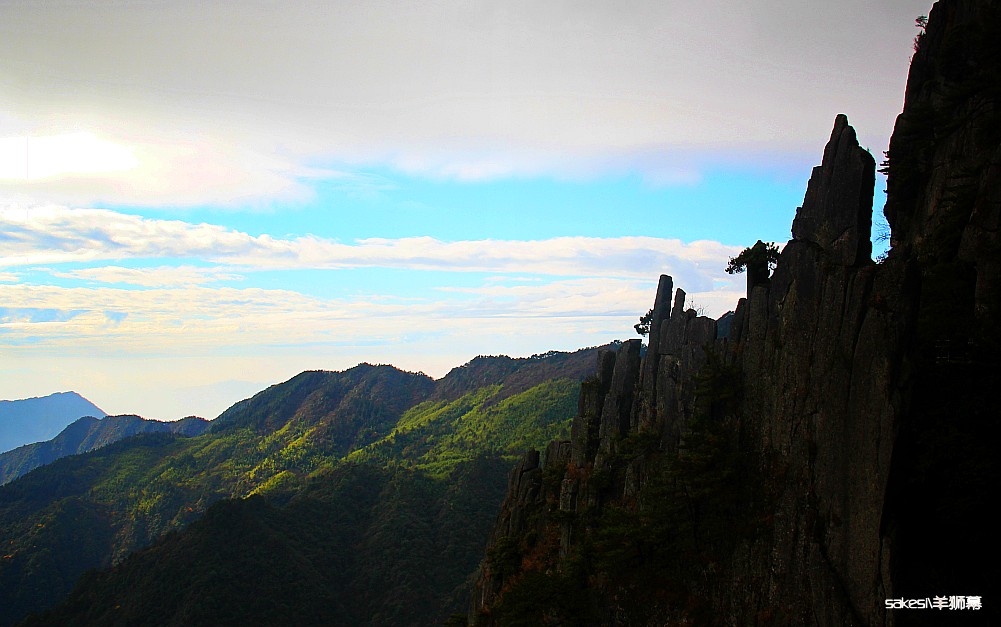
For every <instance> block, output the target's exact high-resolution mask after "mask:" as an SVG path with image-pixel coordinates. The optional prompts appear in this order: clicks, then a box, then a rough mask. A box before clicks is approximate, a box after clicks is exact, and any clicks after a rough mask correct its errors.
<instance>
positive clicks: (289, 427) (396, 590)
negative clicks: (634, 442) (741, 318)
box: [0, 347, 599, 625]
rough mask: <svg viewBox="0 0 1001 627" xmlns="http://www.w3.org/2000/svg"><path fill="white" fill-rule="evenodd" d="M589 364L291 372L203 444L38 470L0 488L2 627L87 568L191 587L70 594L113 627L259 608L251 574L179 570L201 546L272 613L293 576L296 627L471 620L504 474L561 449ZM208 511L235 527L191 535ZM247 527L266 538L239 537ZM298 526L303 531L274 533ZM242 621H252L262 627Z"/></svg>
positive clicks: (162, 441) (117, 451) (202, 564)
mask: <svg viewBox="0 0 1001 627" xmlns="http://www.w3.org/2000/svg"><path fill="white" fill-rule="evenodd" d="M598 350H599V348H597V347H595V348H590V349H582V350H579V351H576V352H574V353H556V352H551V353H546V354H543V355H536V356H533V357H528V358H510V357H477V358H476V359H474V360H472V361H471V362H469V363H468V364H466V365H464V366H460V367H458V368H455V369H453V370H452V371H451V372H450V373H449V374H448V375H446V376H445V377H443V378H442V379H439V380H433V379H431V378H430V377H427V376H426V375H424V374H422V373H410V372H404V371H401V370H399V369H396V368H394V367H392V366H386V365H371V364H360V365H358V366H356V367H354V368H350V369H348V370H345V371H342V372H329V371H309V372H303V373H301V374H299V375H296V376H295V377H293V378H292V379H290V380H289V381H286V382H284V383H281V384H277V385H273V386H271V387H269V388H267V389H266V390H263V391H261V392H259V393H258V394H256V395H254V396H253V397H251V398H248V399H246V400H243V401H240V402H239V403H236V404H235V405H233V406H232V407H231V408H230V409H228V410H227V411H225V412H223V413H222V414H221V415H220V416H219V418H216V419H215V420H213V421H212V422H210V423H208V429H207V430H206V431H205V432H204V433H202V434H201V435H198V436H195V437H178V435H176V434H172V433H148V434H140V435H137V436H135V437H132V438H128V439H126V440H122V441H119V442H115V443H113V444H111V445H109V446H105V447H102V448H99V449H96V450H94V451H92V452H90V453H86V454H82V455H74V456H70V457H65V458H62V459H59V460H56V461H55V462H53V463H51V464H48V465H46V466H43V467H41V468H38V469H36V470H35V471H33V472H30V473H28V474H27V475H25V476H23V477H21V478H19V479H17V480H14V481H11V482H10V483H9V484H7V485H4V486H0V538H2V539H3V540H4V548H3V551H0V607H3V608H4V612H0V625H8V624H12V623H15V622H17V621H18V620H20V619H21V618H23V617H25V616H27V615H28V614H30V613H33V612H38V611H40V610H43V609H45V608H48V607H51V606H52V605H53V604H55V603H57V602H59V601H61V600H63V599H65V598H66V595H67V594H68V593H69V592H70V590H71V589H72V587H73V586H74V584H75V582H76V579H77V577H79V576H80V575H81V574H82V573H84V572H85V571H87V570H90V569H93V568H101V567H108V566H111V565H114V564H117V566H115V567H114V569H113V570H112V571H109V574H108V576H111V577H112V578H113V579H112V580H109V581H117V580H116V579H114V577H115V574H114V573H118V572H123V571H122V569H126V570H127V571H128V572H129V573H133V572H136V571H133V570H132V568H135V567H138V568H140V569H146V574H144V575H143V576H142V578H141V580H142V582H147V583H149V584H150V585H153V586H154V588H155V584H156V582H157V581H164V580H165V579H164V578H163V577H162V576H160V575H164V574H165V573H168V572H188V573H189V574H190V575H191V577H181V578H176V577H173V576H171V575H167V576H166V579H167V580H171V581H175V580H176V582H177V586H174V589H173V590H171V591H170V593H171V594H170V595H168V596H166V597H165V596H158V594H159V593H158V592H157V591H156V590H155V589H153V588H149V587H144V585H145V584H143V585H140V580H138V579H133V580H132V583H130V584H129V585H127V586H126V588H127V589H129V590H133V592H134V594H132V595H131V596H132V600H131V601H130V602H129V603H128V605H127V606H126V605H123V606H122V609H123V610H125V608H126V607H128V608H129V609H128V610H127V612H124V611H123V612H118V611H117V610H115V608H114V605H115V604H116V603H117V601H114V599H117V598H118V595H119V593H121V592H124V591H125V588H122V589H117V588H116V590H117V591H109V593H108V598H107V599H106V600H107V601H109V602H111V605H110V606H108V605H107V604H106V603H105V602H104V601H102V602H100V603H97V602H94V603H91V601H90V599H91V595H92V594H93V593H94V592H95V589H94V588H87V589H85V590H84V591H83V592H82V593H81V594H82V595H83V597H82V598H85V599H88V601H86V602H87V603H88V604H90V605H92V610H88V611H87V613H88V615H89V616H90V618H88V619H81V620H83V622H84V623H86V622H88V621H91V619H93V620H94V621H96V622H97V623H101V622H103V621H105V619H107V620H108V621H110V622H108V623H107V624H116V623H115V620H117V619H114V620H113V619H112V614H118V615H119V616H124V615H125V614H128V616H129V618H128V619H127V620H133V619H134V620H138V621H139V622H144V620H148V619H149V616H150V614H149V611H152V609H151V608H152V606H153V605H156V606H158V607H157V609H156V612H157V613H158V614H159V615H162V617H163V621H162V622H161V623H160V624H170V622H171V620H173V619H178V620H181V623H182V624H191V622H188V621H187V619H191V620H195V617H196V616H200V617H202V618H204V621H203V622H202V623H200V624H217V623H216V622H215V619H217V618H219V616H209V615H208V614H205V612H209V613H211V612H213V611H215V610H213V609H212V608H213V607H216V605H217V604H216V603H215V602H213V603H208V604H206V603H200V602H199V601H198V599H204V598H206V596H205V595H206V594H208V595H210V596H213V598H216V596H217V595H218V598H223V597H225V598H227V599H231V600H233V601H234V602H235V601H236V600H239V599H242V600H243V601H247V604H246V606H245V607H244V609H245V610H247V611H250V610H249V609H248V608H254V607H259V606H258V605H257V604H256V602H250V601H248V599H249V597H248V596H245V595H243V592H244V590H243V589H242V588H240V589H239V590H236V589H230V588H229V587H228V586H229V584H230V583H237V582H238V581H242V580H245V579H246V577H244V576H243V575H242V574H237V571H240V568H236V570H232V569H231V567H234V563H231V562H229V561H228V560H229V558H228V557H224V556H223V555H222V554H216V553H211V554H209V555H198V556H196V557H197V559H195V560H194V565H191V563H190V562H184V558H183V557H182V556H183V555H189V557H190V554H189V551H191V550H195V549H194V548H193V546H195V545H199V543H200V542H202V541H203V540H205V539H208V540H207V542H206V544H204V545H203V546H217V541H216V540H214V539H213V538H220V537H223V538H228V539H231V540H232V547H230V548H234V549H236V553H237V554H238V555H242V556H243V557H242V558H241V560H243V561H246V562H248V563H249V562H253V561H255V560H260V561H269V562H271V561H274V563H275V564H280V567H277V566H276V569H277V570H275V572H276V573H277V574H279V575H280V577H279V579H278V580H275V581H274V586H276V589H274V590H273V589H270V588H269V589H266V590H265V589H261V588H259V587H257V586H256V585H255V586H254V590H256V591H257V592H255V593H253V596H256V597H257V601H259V602H261V603H263V604H264V605H265V606H267V605H268V604H270V603H274V602H277V600H276V596H275V595H276V594H279V595H280V594H283V593H277V592H276V590H277V589H284V586H286V585H288V584H289V582H290V581H292V580H295V581H296V582H297V583H295V586H294V587H295V589H296V590H300V591H302V590H305V591H306V596H307V597H309V596H310V595H311V594H312V593H311V592H310V590H314V589H316V596H315V598H312V597H311V600H310V601H309V603H304V604H301V605H298V606H295V607H293V608H291V609H290V610H289V612H290V613H288V614H285V613H282V614H281V615H282V616H283V617H284V618H291V617H296V618H302V619H303V620H304V621H305V622H300V623H299V624H309V623H310V622H311V621H312V622H313V623H315V622H316V621H315V620H313V619H311V618H309V617H307V616H306V614H304V613H303V612H307V610H309V611H310V612H312V610H311V609H309V608H313V609H318V608H319V607H323V608H324V609H323V612H325V613H329V616H333V617H335V618H336V620H334V619H333V618H332V619H331V620H332V621H333V623H334V624H366V623H365V617H369V619H370V620H371V622H370V623H368V624H432V623H433V622H435V621H436V620H439V619H443V618H445V617H447V615H448V614H449V613H451V612H455V611H457V610H462V609H463V608H464V605H465V602H464V600H463V601H457V598H458V597H456V594H459V595H460V596H461V595H463V594H464V590H465V588H466V586H465V583H464V582H465V579H466V577H467V576H468V575H469V574H470V573H471V572H472V570H473V569H474V568H475V566H476V563H477V562H478V560H479V558H480V554H481V551H482V547H483V542H484V541H485V539H486V533H487V530H488V527H489V525H490V522H491V521H492V520H493V518H494V516H495V513H496V511H497V508H498V507H499V505H500V501H501V498H502V496H503V492H504V486H505V484H506V474H507V469H508V468H509V467H510V464H511V463H512V462H513V460H514V459H516V458H517V456H520V454H521V453H522V452H523V451H524V450H525V449H526V448H529V447H532V446H539V445H541V444H542V443H544V442H546V441H548V440H549V439H551V438H553V437H565V435H566V434H567V433H568V429H569V424H570V422H569V421H570V418H571V416H572V415H573V408H574V405H575V402H576V401H575V399H576V396H577V392H578V390H579V388H580V381H581V380H582V379H584V377H585V376H587V375H588V374H589V373H590V372H592V371H593V369H594V363H595V360H596V358H597V353H598ZM351 485H355V486H357V487H358V489H361V490H362V493H361V494H358V493H357V489H355V488H351V487H350V486H351ZM248 497H249V498H248ZM220 500H235V501H236V502H235V503H234V502H228V503H222V504H220V505H219V507H222V508H223V509H221V510H220V509H216V507H214V506H213V504H214V503H216V502H217V501H220ZM208 511H216V512H229V513H228V514H226V515H224V516H222V518H221V519H220V518H219V516H216V517H215V518H213V517H211V516H210V517H209V520H207V521H206V522H205V524H204V525H201V524H200V525H199V526H197V527H196V528H195V529H198V530H200V531H198V532H196V535H194V536H192V535H189V532H188V531H187V530H186V529H187V526H188V525H189V524H190V523H193V522H196V521H198V520H199V519H201V517H202V516H203V514H206V512H208ZM213 521H214V522H213ZM39 523H41V526H39ZM244 524H246V525H249V526H248V527H247V529H253V528H257V529H261V527H260V525H265V527H264V529H267V530H270V531H267V533H265V534H264V535H261V534H258V533H257V532H254V533H253V534H252V535H251V536H246V537H244V536H242V535H239V534H237V535H236V536H234V533H235V529H236V528H237V527H241V526H242V525H244ZM220 525H221V527H220ZM293 528H295V529H298V530H300V531H301V536H297V537H296V538H288V537H286V536H287V534H288V533H289V532H288V531H286V530H288V529H293ZM182 529H184V531H182V532H181V533H180V534H169V535H168V537H176V538H178V539H179V543H177V542H178V541H171V542H170V543H169V544H166V545H163V546H164V547H165V549H164V550H166V554H165V553H164V552H162V551H161V552H160V553H159V554H155V553H154V554H149V555H159V557H156V558H154V559H153V562H154V564H153V566H148V565H147V562H145V561H144V560H146V559H149V558H148V557H142V558H137V559H138V561H129V560H126V561H128V562H129V563H130V564H132V566H128V567H127V566H126V561H121V560H123V558H125V557H126V556H127V555H128V554H129V553H131V552H132V551H134V550H136V549H139V548H142V547H144V546H148V545H149V544H150V543H153V542H155V541H157V539H158V538H162V537H163V535H164V534H165V533H166V532H168V531H172V530H182ZM296 533H298V532H296ZM199 538H201V540H200V539H199ZM162 541H163V542H166V541H167V540H166V539H164V540H162ZM260 541H264V545H262V544H261V543H260ZM272 541H273V542H272ZM359 542H360V543H361V545H359V544H358V543H359ZM191 543H194V545H193V544H191ZM282 545H285V546H284V548H278V547H279V546H282ZM158 546H159V544H158ZM167 555H170V556H171V557H170V559H167ZM290 557H291V558H292V560H293V562H292V563H286V561H287V559H288V558H290ZM164 560H166V561H164ZM177 560H180V561H177ZM275 560H277V561H275ZM161 561H163V564H162V566H161V565H160V562H161ZM442 562H445V563H444V564H443V563H442ZM349 563H351V564H353V565H354V566H352V567H350V568H345V569H343V570H342V567H343V566H344V565H345V564H349ZM433 564H437V566H434V567H432V565H433ZM154 566H155V567H154ZM335 566H336V567H335ZM268 568H270V567H268ZM213 569H215V570H213ZM432 570H434V571H435V573H434V575H433V576H431V575H429V574H428V573H430V572H431V571H432ZM334 571H336V572H334ZM213 572H214V573H215V574H213ZM219 573H230V574H232V575H233V577H234V579H233V580H232V581H230V580H229V579H227V578H226V577H227V576H228V575H224V576H223V579H225V581H223V580H220V579H219V577H218V576H217V575H218V574H219ZM317 573H323V575H322V577H320V578H316V575H317ZM331 573H333V574H331ZM338 573H340V574H338ZM125 576H126V577H131V576H132V575H131V574H127V575H125ZM102 577H103V576H102ZM329 577H334V579H330V580H329V581H327V580H326V579H325V578H329ZM304 582H312V583H310V584H308V585H307V584H306V583H304ZM314 584H315V585H314ZM320 584H322V585H320ZM113 585H115V586H117V584H113ZM317 585H318V586H319V588H316V586H317ZM303 586H306V587H305V588H304V587H303ZM238 587H239V586H238ZM321 589H322V590H326V592H323V591H322V590H321ZM331 589H336V590H337V591H338V594H337V595H336V600H334V599H331V598H330V590H331ZM161 592H163V590H161ZM174 593H176V596H174ZM98 594H103V593H98ZM154 598H156V599H157V600H156V601H153V600H152V599H154ZM290 598H291V597H290ZM189 602H190V603H189ZM221 607H222V606H219V608H221ZM241 607H243V606H241ZM108 609H110V610H111V614H108V615H104V616H103V617H100V618H98V617H97V615H96V614H95V612H97V613H103V612H104V611H105V610H108ZM217 609H218V608H217ZM189 611H192V612H195V614H189ZM234 611H235V610H234ZM241 611H242V610H241ZM283 612H284V610H283ZM251 613H252V612H251ZM182 615H183V616H184V620H182V619H181V618H179V617H181V616H182ZM274 616H278V614H275V615H274ZM310 616H312V614H310ZM414 617H417V618H414ZM254 618H255V620H253V621H251V620H250V619H251V617H250V616H249V615H248V616H247V619H248V621H250V622H254V623H255V624H267V621H265V622H260V621H258V620H256V618H259V617H254ZM410 620H417V621H418V622H417V623H412V622H408V621H410ZM422 621H423V622H422ZM75 622H76V623H79V622H80V621H78V620H77V618H76V617H74V618H66V619H65V620H63V619H62V618H57V619H55V624H70V623H75ZM195 622H196V623H197V622H198V621H197V620H195ZM329 623H330V621H327V624H329ZM146 624H149V623H148V622H147V623H146ZM285 624H287V623H285Z"/></svg>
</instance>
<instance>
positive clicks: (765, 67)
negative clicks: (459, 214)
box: [0, 0, 928, 205]
mask: <svg viewBox="0 0 1001 627" xmlns="http://www.w3.org/2000/svg"><path fill="white" fill-rule="evenodd" d="M927 8H928V2H927V0H906V1H900V2H893V3H871V2H865V1H864V0H847V1H844V2H837V3H816V2H810V3H787V2H770V3H761V2H758V3H733V2H724V1H722V0H712V1H708V2H701V3H691V2H677V1H665V2H661V1H658V2H653V1H650V2H633V3H628V4H627V5H623V4H622V3H618V2H614V3H613V2H592V3H588V4H586V5H581V4H580V3H567V2H555V3H538V2H528V1H525V2H506V3H503V4H502V5H500V4H496V3H488V2H478V1H474V2H453V1H451V0H448V1H446V2H441V3H430V4H428V3H416V4H415V3H409V2H402V1H398V0H393V1H390V2H381V3H371V2H356V1H351V2H338V3H335V4H330V3H320V2H312V1H302V2H297V3H289V2H280V3H279V2H271V1H256V2H235V1H222V2H213V3H208V4H206V3H192V2H185V1H178V2H172V3H169V4H164V3H149V4H130V5H129V7H128V10H122V7H120V6H117V5H116V4H115V3H110V4H109V3H104V2H99V1H97V0H94V1H93V2H87V1H81V2H74V3H70V4H66V3H46V2H33V3H29V4H25V3H7V4H4V5H2V6H0V23H3V24H12V25H16V28H15V27H11V28H8V29H5V31H4V37H2V38H0V57H2V58H3V59H4V61H5V71H4V75H3V76H2V77H0V91H2V93H4V95H5V101H4V103H3V105H2V106H0V137H8V138H10V137H21V136H26V135H32V136H52V135H62V134H66V133H74V132H81V131H86V132H89V133H92V134H93V136H94V137H100V138H101V141H105V142H109V143H110V144H114V145H116V146H120V147H122V149H123V150H127V151H129V152H130V154H131V155H132V156H133V157H134V159H135V167H134V168H132V169H130V170H128V171H119V172H101V173H91V175H90V176H88V177H81V176H74V177H72V178H71V179H68V180H62V181H58V184H52V185H46V187H45V189H44V193H45V194H46V195H45V196H44V197H45V198H48V199H50V200H54V201H58V202H71V203H88V202H90V201H93V200H96V199H99V200H104V201H110V202H116V201H117V202H123V203H126V202H129V203H143V204H146V203H148V204H174V205H176V204H198V203H217V204H238V205H243V204H247V203H250V204H254V203H257V202H269V201H272V200H274V199H281V200H284V201H288V200H295V199H301V198H304V197H308V194H309V193H310V192H309V189H308V181H307V180H306V179H308V178H309V177H310V176H314V175H315V173H312V174H311V173H310V172H309V170H308V165H309V164H311V163H312V164H315V163H319V162H325V163H347V164H351V163H354V164H358V163H362V162H365V163H380V164H392V165H395V166H396V167H399V168H402V169H404V170H407V171H411V172H417V173H421V174H431V175H437V176H446V177H456V178H464V179H479V178H491V177H498V176H509V175H524V174H550V175H552V174H555V175H560V176H563V175H571V176H574V175H579V174H581V173H583V174H585V175H586V174H588V173H592V172H596V171H597V172H602V171H607V169H609V168H611V169H613V170H621V169H624V168H640V169H641V171H642V172H643V173H644V175H646V176H647V178H648V179H649V180H652V181H660V182H666V183H676V182H679V181H680V182H690V181H692V180H698V176H699V169H700V168H701V167H703V165H704V164H702V163H700V162H699V161H700V160H709V161H712V160H713V159H719V158H721V154H724V153H729V152H732V151H734V150H740V151H742V152H743V154H745V155H750V156H751V157H752V158H753V157H754V155H760V154H762V153H763V152H764V153H769V154H774V153H776V152H783V151H784V152H789V151H792V152H797V151H804V150H805V151H807V153H808V154H813V153H814V152H815V150H816V147H817V145H818V144H820V143H822V141H823V138H825V137H826V136H827V134H828V133H829V131H830V126H831V122H832V120H833V118H834V116H835V114H837V113H840V112H844V113H847V114H848V115H849V117H850V118H851V119H852V121H853V122H854V123H855V125H856V127H857V128H858V129H859V131H860V136H861V140H862V143H863V144H866V145H870V146H872V147H873V148H874V150H880V149H882V148H883V147H885V146H886V140H887V138H888V136H889V131H890V127H891V125H892V122H893V118H894V116H895V115H896V113H897V112H899V109H900V106H901V97H900V95H901V93H902V91H903V86H904V81H905V75H906V67H907V63H908V56H909V54H910V40H911V38H912V37H913V35H914V29H913V19H914V17H915V16H916V15H918V14H920V13H926V12H927ZM693 153H695V154H697V155H699V157H698V159H693V158H692V155H693ZM722 158H724V159H725V158H726V157H725V156H723V157H722ZM49 182H50V183H56V182H57V181H55V180H50V181H49ZM5 188H6V189H7V191H14V192H19V193H28V194H41V193H43V190H41V189H39V188H38V186H32V185H30V182H27V183H26V182H23V181H22V182H17V181H8V183H7V185H5ZM36 197H37V196H36Z"/></svg>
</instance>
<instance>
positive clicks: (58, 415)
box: [0, 392, 108, 452]
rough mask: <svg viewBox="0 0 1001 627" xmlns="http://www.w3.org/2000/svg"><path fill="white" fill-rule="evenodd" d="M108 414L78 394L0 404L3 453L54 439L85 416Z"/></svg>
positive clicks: (65, 393)
mask: <svg viewBox="0 0 1001 627" xmlns="http://www.w3.org/2000/svg"><path fill="white" fill-rule="evenodd" d="M107 415H108V414H107V413H106V412H105V411H104V410H103V409H101V408H100V407H98V406H97V405H95V404H93V403H91V402H90V401H88V400H87V399H86V398H84V397H83V396H80V395H79V394H77V393H76V392H56V393H55V394H49V395H48V396H40V397H34V398H25V399H19V400H13V401H0V452H3V451H9V450H11V449H15V448H17V447H19V446H22V445H24V444H31V443H33V442H43V441H45V440H50V439H52V438H54V437H55V436H56V435H57V434H58V433H59V432H60V431H62V430H63V429H65V428H66V427H67V426H68V425H69V424H70V423H71V422H73V421H74V420H76V419H78V418H81V417H83V416H95V417H97V418H101V417H104V416H107Z"/></svg>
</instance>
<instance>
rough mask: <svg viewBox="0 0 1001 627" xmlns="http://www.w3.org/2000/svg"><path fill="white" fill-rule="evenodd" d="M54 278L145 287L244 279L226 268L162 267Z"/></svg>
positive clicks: (103, 269) (83, 271)
mask: <svg viewBox="0 0 1001 627" xmlns="http://www.w3.org/2000/svg"><path fill="white" fill-rule="evenodd" d="M52 275H53V276H57V277H61V278H66V279H79V280H82V281H93V282H97V283H125V284H128V285H139V286H143V287H184V286H189V285H202V284H205V283H214V282H217V281H238V280H241V279H242V278H243V277H242V276H241V275H239V274H234V273H232V272H228V271H226V270H225V269H223V268H202V267H196V266H158V267H155V268H124V267H122V266H100V267H96V268H81V269H79V270H69V271H66V272H56V271H53V272H52Z"/></svg>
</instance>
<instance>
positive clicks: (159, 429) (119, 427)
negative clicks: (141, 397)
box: [0, 414, 209, 485]
mask: <svg viewBox="0 0 1001 627" xmlns="http://www.w3.org/2000/svg"><path fill="white" fill-rule="evenodd" d="M208 427H209V422H208V421H207V420H205V419H204V418H198V417H197V416H189V417H187V418H184V419H181V420H177V421H174V422H163V421H159V420H149V419H146V418H140V417H139V416H134V415H129V414H126V415H122V416H105V417H104V418H95V417H94V416H84V417H82V418H80V419H78V420H76V421H75V422H73V423H71V424H70V425H69V426H67V427H66V428H65V429H63V430H62V431H61V432H59V435H57V436H56V437H54V438H52V439H51V440H47V441H45V442H36V443H34V444H25V445H24V446H19V447H17V448H15V449H13V450H10V451H7V452H6V453H0V485H3V484H5V483H9V482H11V481H13V480H14V479H17V478H18V477H20V476H22V475H24V474H26V473H28V472H31V471H32V470H34V469H35V468H38V467H39V466H43V465H45V464H50V463H52V462H54V461H56V460H57V459H59V458H61V457H66V456H67V455H78V454H80V453H86V452H88V451H93V450H94V449H97V448H101V447H102V446H107V445H108V444H111V443H112V442H117V441H118V440H122V439H124V438H127V437H130V436H133V435H136V434H139V433H164V432H169V433H177V434H179V435H187V436H194V435H200V434H201V433H203V432H204V431H205V430H206V429H208Z"/></svg>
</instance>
